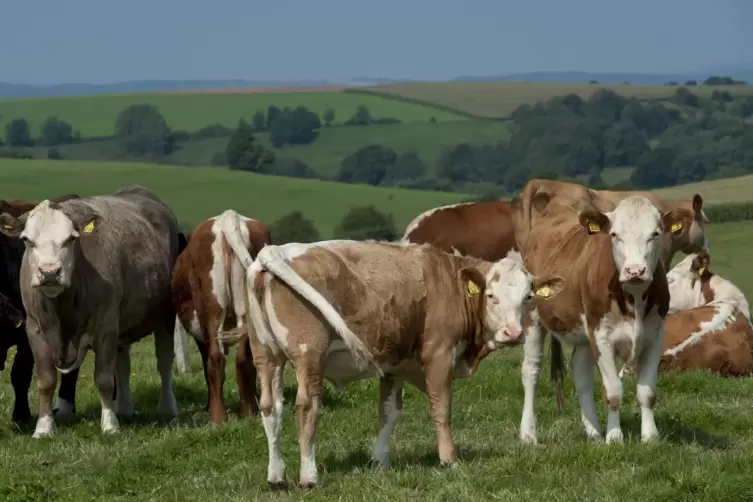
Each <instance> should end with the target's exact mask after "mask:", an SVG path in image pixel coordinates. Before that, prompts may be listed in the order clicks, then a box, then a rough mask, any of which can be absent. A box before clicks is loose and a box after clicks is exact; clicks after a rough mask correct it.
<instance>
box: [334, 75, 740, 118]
mask: <svg viewBox="0 0 753 502" xmlns="http://www.w3.org/2000/svg"><path fill="white" fill-rule="evenodd" d="M602 88H607V89H612V90H614V91H615V92H617V93H619V94H622V95H624V96H634V97H636V98H640V99H662V98H668V97H669V96H671V95H672V93H673V92H674V91H675V89H676V88H677V87H676V86H669V85H625V84H620V85H615V84H576V83H558V82H551V83H550V82H427V83H399V84H384V85H378V86H370V87H365V88H363V89H355V90H351V91H346V94H348V93H362V92H363V91H364V90H365V91H368V92H370V93H375V94H376V95H384V96H395V97H398V98H405V99H408V100H415V101H416V102H423V103H430V104H434V105H440V106H444V107H448V108H449V109H455V110H459V111H463V112H467V113H471V114H473V115H477V116H481V117H495V118H501V117H507V116H509V115H510V113H512V112H513V110H515V109H516V108H517V107H518V106H520V105H522V104H533V103H535V102H536V101H542V100H546V99H548V98H551V97H552V96H561V95H564V94H569V93H572V92H574V93H577V94H579V95H581V96H583V97H584V98H585V97H588V96H589V95H590V94H591V93H593V92H594V91H596V90H598V89H602ZM689 89H690V90H691V92H693V93H695V94H698V95H699V96H710V95H711V93H712V92H713V91H714V90H716V89H722V90H726V91H729V92H730V93H732V94H733V95H738V94H753V85H745V86H738V85H734V86H718V87H717V86H707V85H699V86H695V87H689Z"/></svg>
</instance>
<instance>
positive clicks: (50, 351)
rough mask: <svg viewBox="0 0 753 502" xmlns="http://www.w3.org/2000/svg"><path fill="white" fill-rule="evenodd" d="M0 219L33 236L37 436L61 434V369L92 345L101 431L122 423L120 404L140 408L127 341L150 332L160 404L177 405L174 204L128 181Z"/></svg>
mask: <svg viewBox="0 0 753 502" xmlns="http://www.w3.org/2000/svg"><path fill="white" fill-rule="evenodd" d="M0 225H1V226H0V231H2V232H3V233H5V234H7V235H9V236H11V237H20V238H21V240H23V242H24V243H25V245H26V251H25V252H24V255H23V263H22V266H21V277H20V283H21V294H22V298H23V304H24V307H25V308H26V314H27V319H26V331H27V334H28V338H29V344H30V345H31V349H32V352H33V354H34V362H35V365H36V373H37V380H38V387H39V419H38V420H37V425H36V429H35V431H34V437H37V438H38V437H42V436H50V435H52V434H54V429H55V423H54V419H53V415H52V397H53V391H54V389H55V383H56V380H57V371H60V372H61V373H63V374H67V373H70V372H71V371H73V370H76V369H78V368H79V366H80V365H81V362H82V361H83V359H84V356H85V354H86V352H87V350H88V348H89V347H90V346H91V347H92V348H93V350H94V354H95V356H94V357H95V361H94V373H95V378H94V380H95V385H96V387H97V390H98V391H99V396H100V402H101V404H102V422H101V426H102V430H103V432H115V431H117V430H118V429H119V423H118V419H117V417H116V415H115V413H116V410H117V412H119V413H121V414H123V415H126V416H128V415H131V414H132V413H133V402H132V399H131V395H130V388H129V380H130V352H129V348H130V344H132V343H134V342H135V341H137V340H139V339H141V338H143V337H144V336H147V335H149V334H151V333H152V332H153V333H154V340H155V348H156V352H157V367H158V369H159V372H160V377H161V380H162V387H161V391H160V398H159V410H160V411H161V412H164V413H167V414H170V415H175V414H177V408H176V404H175V396H174V395H173V392H172V387H171V369H172V361H173V341H172V337H173V327H174V322H175V311H174V309H173V307H172V304H171V301H170V279H171V274H172V267H173V264H174V262H175V258H176V257H177V254H178V246H179V242H178V239H179V237H178V227H177V221H176V219H175V216H174V215H173V213H172V211H171V210H170V208H169V207H168V206H167V205H166V204H165V203H164V202H162V201H161V200H160V199H159V198H158V197H157V196H156V195H155V194H154V193H153V192H152V191H151V190H149V189H147V188H143V187H139V186H130V187H125V188H122V189H120V190H118V191H117V192H115V193H114V194H112V195H103V196H97V197H84V198H80V199H71V200H67V201H64V202H62V203H55V202H51V201H47V200H45V201H42V202H41V203H40V204H39V205H37V206H36V207H35V208H34V209H32V210H31V211H29V212H28V213H25V214H24V215H22V216H20V217H19V218H14V217H12V216H10V215H7V214H3V215H2V217H0ZM119 346H121V347H122V348H123V350H122V351H118V347H119ZM116 359H117V364H116ZM116 367H117V370H118V373H119V374H118V375H117V378H116V375H115V370H116ZM56 370H57V371H56ZM116 384H117V387H118V388H117V401H116V402H115V403H113V398H112V397H113V392H114V390H115V385H116Z"/></svg>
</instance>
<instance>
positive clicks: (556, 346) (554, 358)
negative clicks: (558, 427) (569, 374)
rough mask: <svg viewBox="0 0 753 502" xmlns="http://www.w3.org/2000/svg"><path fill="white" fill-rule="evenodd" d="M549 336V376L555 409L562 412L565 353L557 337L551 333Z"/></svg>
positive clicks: (563, 405)
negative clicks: (555, 401)
mask: <svg viewBox="0 0 753 502" xmlns="http://www.w3.org/2000/svg"><path fill="white" fill-rule="evenodd" d="M549 338H550V342H549V360H550V364H549V369H550V373H549V378H550V380H551V385H552V388H553V389H554V395H555V399H556V400H557V411H558V412H559V413H562V412H563V411H564V409H565V354H564V353H563V351H562V343H561V342H560V341H559V340H557V337H555V336H553V335H552V336H550V337H549Z"/></svg>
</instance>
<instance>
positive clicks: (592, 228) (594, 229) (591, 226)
mask: <svg viewBox="0 0 753 502" xmlns="http://www.w3.org/2000/svg"><path fill="white" fill-rule="evenodd" d="M588 231H589V233H592V234H595V233H598V232H601V227H600V226H599V224H598V223H594V222H593V221H590V222H588Z"/></svg>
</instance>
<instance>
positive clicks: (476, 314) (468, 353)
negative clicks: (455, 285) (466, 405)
mask: <svg viewBox="0 0 753 502" xmlns="http://www.w3.org/2000/svg"><path fill="white" fill-rule="evenodd" d="M466 260H468V263H466V264H465V266H473V267H476V268H477V269H479V271H480V272H481V273H482V274H484V276H486V274H488V272H489V270H490V269H491V263H489V262H486V261H483V260H480V259H477V258H466ZM484 290H485V286H484V289H482V290H481V291H480V292H479V294H478V295H476V296H473V297H470V298H469V297H468V295H467V294H466V291H465V285H464V284H463V285H462V286H461V290H460V294H461V295H463V300H464V302H463V305H464V308H465V310H466V312H467V313H468V327H467V328H466V332H465V336H464V337H463V339H464V340H466V341H467V342H468V344H467V345H466V347H465V351H464V352H463V356H462V357H463V359H464V360H465V362H466V364H467V365H468V367H469V368H471V374H473V373H475V372H476V369H477V368H478V365H479V363H480V362H481V360H482V359H484V358H485V357H486V356H487V355H489V353H490V352H491V349H490V348H489V344H488V341H489V339H488V338H487V337H486V328H485V326H484V313H485V312H486V295H485V294H484Z"/></svg>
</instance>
